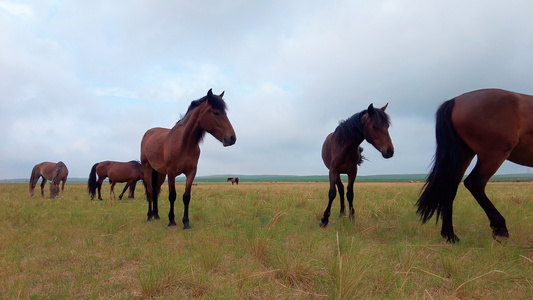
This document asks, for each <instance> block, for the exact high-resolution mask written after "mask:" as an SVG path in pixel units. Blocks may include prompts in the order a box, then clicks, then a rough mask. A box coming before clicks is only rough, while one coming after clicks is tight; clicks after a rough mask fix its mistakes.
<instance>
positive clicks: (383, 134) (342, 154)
mask: <svg viewBox="0 0 533 300" xmlns="http://www.w3.org/2000/svg"><path fill="white" fill-rule="evenodd" d="M387 105H388V103H387V104H386V105H385V106H383V107H382V108H374V106H373V105H372V104H370V106H368V109H366V110H363V111H361V112H359V113H356V114H355V115H353V116H351V117H350V118H349V119H347V120H345V121H342V122H341V123H340V124H339V126H337V128H336V129H335V131H334V132H332V133H330V134H329V135H328V136H327V137H326V140H325V141H324V144H323V145H322V160H323V161H324V164H325V165H326V167H327V168H328V169H329V195H328V196H329V202H328V206H327V207H326V210H325V211H324V216H323V217H322V220H320V227H326V226H327V225H328V222H329V215H330V211H331V204H332V203H333V199H335V197H336V194H337V192H336V190H335V185H336V186H337V188H338V190H339V197H340V201H341V215H343V214H344V185H343V184H342V180H341V177H340V174H347V175H348V186H347V190H346V197H347V198H348V204H349V206H350V218H353V215H354V213H355V210H354V208H353V184H354V181H355V177H356V176H357V166H358V165H360V164H361V162H362V155H361V152H363V148H361V147H360V146H359V145H360V144H361V143H362V142H363V140H365V139H366V140H367V141H368V142H369V143H370V144H372V145H373V146H374V147H375V148H376V149H377V150H379V151H380V152H381V155H383V157H384V158H391V157H392V155H393V154H394V146H393V145H392V141H391V138H390V136H389V126H390V119H389V116H388V115H387V114H386V113H385V109H386V108H387Z"/></svg>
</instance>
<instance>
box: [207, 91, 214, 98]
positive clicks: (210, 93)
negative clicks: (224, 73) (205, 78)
mask: <svg viewBox="0 0 533 300" xmlns="http://www.w3.org/2000/svg"><path fill="white" fill-rule="evenodd" d="M207 97H209V98H211V97H213V89H209V91H207Z"/></svg>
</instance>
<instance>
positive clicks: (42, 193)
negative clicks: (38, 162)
mask: <svg viewBox="0 0 533 300" xmlns="http://www.w3.org/2000/svg"><path fill="white" fill-rule="evenodd" d="M45 185H46V178H44V176H43V181H42V182H41V197H43V198H44V186H45Z"/></svg>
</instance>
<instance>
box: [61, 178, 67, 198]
mask: <svg viewBox="0 0 533 300" xmlns="http://www.w3.org/2000/svg"><path fill="white" fill-rule="evenodd" d="M66 182H67V181H66V180H63V182H62V183H61V198H63V192H64V191H65V183H66Z"/></svg>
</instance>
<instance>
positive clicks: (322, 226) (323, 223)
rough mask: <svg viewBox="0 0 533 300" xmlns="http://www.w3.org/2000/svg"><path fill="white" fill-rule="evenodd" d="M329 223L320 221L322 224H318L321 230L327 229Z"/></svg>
mask: <svg viewBox="0 0 533 300" xmlns="http://www.w3.org/2000/svg"><path fill="white" fill-rule="evenodd" d="M328 223H329V222H324V221H320V223H318V225H319V226H320V227H321V228H326V226H328Z"/></svg>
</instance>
